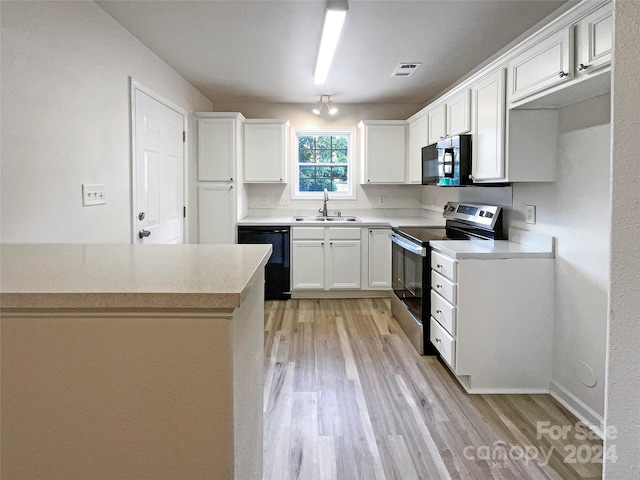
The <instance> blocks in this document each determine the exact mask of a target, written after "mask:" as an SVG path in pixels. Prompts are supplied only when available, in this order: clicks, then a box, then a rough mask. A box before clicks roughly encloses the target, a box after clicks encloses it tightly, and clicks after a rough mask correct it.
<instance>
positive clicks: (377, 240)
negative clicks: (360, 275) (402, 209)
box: [369, 228, 391, 288]
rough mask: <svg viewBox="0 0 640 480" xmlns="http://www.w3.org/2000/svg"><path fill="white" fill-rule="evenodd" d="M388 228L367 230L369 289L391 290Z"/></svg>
mask: <svg viewBox="0 0 640 480" xmlns="http://www.w3.org/2000/svg"><path fill="white" fill-rule="evenodd" d="M390 232H391V230H390V229H388V228H370V229H369V287H370V288H391V239H390V238H389V233H390Z"/></svg>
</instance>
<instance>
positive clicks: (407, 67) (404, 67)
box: [391, 62, 422, 77]
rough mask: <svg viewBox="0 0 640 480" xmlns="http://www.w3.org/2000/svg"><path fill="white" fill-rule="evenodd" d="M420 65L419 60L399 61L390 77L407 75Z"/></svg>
mask: <svg viewBox="0 0 640 480" xmlns="http://www.w3.org/2000/svg"><path fill="white" fill-rule="evenodd" d="M420 65H422V63H419V62H411V63H401V64H399V65H398V66H397V67H396V69H395V70H394V71H393V73H392V74H391V76H392V77H409V76H411V74H412V73H413V72H415V71H416V70H417V69H418V67H419V66H420Z"/></svg>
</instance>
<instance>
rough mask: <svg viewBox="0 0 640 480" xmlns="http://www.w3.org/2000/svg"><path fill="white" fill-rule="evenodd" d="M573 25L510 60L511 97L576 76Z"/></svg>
mask: <svg viewBox="0 0 640 480" xmlns="http://www.w3.org/2000/svg"><path fill="white" fill-rule="evenodd" d="M571 39H572V36H571V29H570V28H569V27H567V28H563V29H562V30H560V31H559V32H556V33H554V34H553V35H550V36H549V37H547V38H545V39H544V40H542V41H541V42H539V43H537V44H536V45H534V46H533V47H531V48H529V49H528V50H526V51H524V52H523V53H521V54H520V55H518V56H516V57H515V58H514V59H513V60H512V61H511V63H510V64H509V68H510V74H511V75H510V82H511V89H510V91H511V100H512V101H513V100H518V99H520V98H523V97H526V96H529V95H532V94H534V93H537V92H539V91H541V90H544V89H546V88H549V87H552V86H555V85H558V84H560V83H563V82H566V81H568V80H570V79H571V78H573V71H572V70H571V66H572V65H571V55H572V51H573V45H572V43H571Z"/></svg>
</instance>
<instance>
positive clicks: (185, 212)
mask: <svg viewBox="0 0 640 480" xmlns="http://www.w3.org/2000/svg"><path fill="white" fill-rule="evenodd" d="M182 218H187V207H182Z"/></svg>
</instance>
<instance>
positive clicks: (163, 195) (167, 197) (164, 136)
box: [133, 87, 184, 243]
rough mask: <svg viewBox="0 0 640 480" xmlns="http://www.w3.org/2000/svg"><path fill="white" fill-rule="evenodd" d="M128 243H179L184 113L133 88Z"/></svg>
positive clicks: (181, 218)
mask: <svg viewBox="0 0 640 480" xmlns="http://www.w3.org/2000/svg"><path fill="white" fill-rule="evenodd" d="M133 108H134V112H133V116H134V122H135V124H134V126H135V130H134V139H133V140H134V145H135V146H134V175H135V179H134V182H135V183H134V192H133V195H134V201H135V204H134V212H133V214H134V217H135V218H134V223H133V225H134V232H133V240H134V243H182V242H183V227H184V226H183V218H184V216H183V208H184V149H183V132H184V115H183V114H182V113H179V112H177V111H176V110H174V109H172V108H170V107H168V106H167V105H165V104H163V103H161V102H159V101H158V100H156V99H154V98H152V97H151V96H149V95H148V94H146V93H144V92H143V91H141V90H139V89H137V88H135V87H134V107H133Z"/></svg>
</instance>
